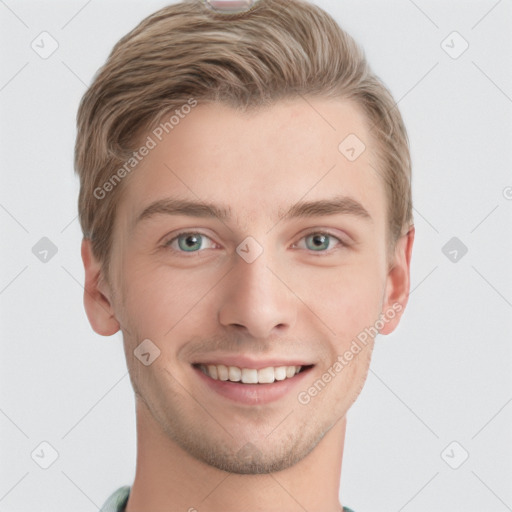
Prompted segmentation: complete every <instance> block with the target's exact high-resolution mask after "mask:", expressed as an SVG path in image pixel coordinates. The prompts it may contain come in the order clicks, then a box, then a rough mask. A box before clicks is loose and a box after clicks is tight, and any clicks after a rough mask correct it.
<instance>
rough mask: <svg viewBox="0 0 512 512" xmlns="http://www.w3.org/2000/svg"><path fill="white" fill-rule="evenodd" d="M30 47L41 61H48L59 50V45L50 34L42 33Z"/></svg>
mask: <svg viewBox="0 0 512 512" xmlns="http://www.w3.org/2000/svg"><path fill="white" fill-rule="evenodd" d="M30 47H31V48H32V50H34V51H35V52H36V53H37V55H39V57H41V59H45V60H46V59H48V58H49V57H51V56H52V55H53V54H54V53H55V52H56V51H57V49H58V48H59V43H58V42H57V40H56V39H55V38H54V37H53V36H52V35H51V34H50V33H49V32H46V31H44V32H41V33H40V34H39V35H38V36H37V37H36V38H35V39H34V40H33V41H32V42H31V43H30Z"/></svg>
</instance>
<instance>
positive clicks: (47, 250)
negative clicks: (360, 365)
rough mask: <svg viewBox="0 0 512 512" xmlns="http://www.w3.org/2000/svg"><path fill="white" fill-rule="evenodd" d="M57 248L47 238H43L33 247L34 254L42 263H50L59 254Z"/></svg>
mask: <svg viewBox="0 0 512 512" xmlns="http://www.w3.org/2000/svg"><path fill="white" fill-rule="evenodd" d="M58 250H59V249H58V248H57V246H56V245H55V244H54V243H53V242H52V241H51V240H50V239H49V238H48V237H46V236H43V238H41V239H40V240H39V241H38V242H37V243H36V244H35V245H34V246H33V247H32V254H33V255H34V256H35V257H36V258H37V259H38V260H39V261H41V262H42V263H48V262H49V261H50V260H51V259H52V258H53V257H54V256H55V255H56V254H57V252H58Z"/></svg>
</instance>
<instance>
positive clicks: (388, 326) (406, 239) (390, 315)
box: [379, 226, 415, 334]
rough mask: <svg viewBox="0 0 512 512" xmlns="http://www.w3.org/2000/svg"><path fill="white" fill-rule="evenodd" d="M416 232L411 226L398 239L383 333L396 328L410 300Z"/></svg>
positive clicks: (381, 330)
mask: <svg viewBox="0 0 512 512" xmlns="http://www.w3.org/2000/svg"><path fill="white" fill-rule="evenodd" d="M414 234H415V228H414V226H411V227H410V228H409V230H408V232H407V233H406V234H405V235H403V236H402V237H401V238H400V239H399V240H398V242H397V245H396V248H395V257H394V261H393V264H392V266H391V268H390V269H389V272H388V276H387V283H386V295H385V297H384V299H385V300H384V305H383V310H382V314H383V318H384V319H385V323H384V327H383V328H382V329H380V331H379V332H380V333H381V334H390V333H392V332H393V331H394V330H395V329H396V327H397V326H398V324H399V322H400V318H401V316H402V314H403V312H404V310H405V307H406V305H407V301H408V300H409V291H410V285H411V280H410V269H411V255H412V246H413V243H414Z"/></svg>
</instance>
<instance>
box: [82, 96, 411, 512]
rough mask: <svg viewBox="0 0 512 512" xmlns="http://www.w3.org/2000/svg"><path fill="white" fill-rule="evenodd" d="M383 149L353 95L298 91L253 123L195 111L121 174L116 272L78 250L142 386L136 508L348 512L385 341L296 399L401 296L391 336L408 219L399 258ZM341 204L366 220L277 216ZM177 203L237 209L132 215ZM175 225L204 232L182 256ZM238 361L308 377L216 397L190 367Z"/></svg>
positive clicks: (405, 263)
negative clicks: (347, 448) (247, 251)
mask: <svg viewBox="0 0 512 512" xmlns="http://www.w3.org/2000/svg"><path fill="white" fill-rule="evenodd" d="M319 114H320V115H319ZM326 121H328V122H326ZM351 133H353V134H356V135H357V136H358V137H359V138H360V139H361V140H362V141H364V143H365V145H366V150H365V151H364V152H363V153H362V154H361V156H359V158H357V159H356V160H355V161H354V162H350V161H349V160H347V158H345V156H344V155H343V154H341V153H340V151H339V150H338V145H339V144H340V142H341V141H342V140H343V139H344V138H345V137H346V136H347V135H348V134H351ZM146 135H147V134H146ZM143 140H145V137H144V139H143ZM373 147H374V143H373V142H372V140H371V138H370V136H369V134H368V131H367V125H366V120H365V118H364V117H363V115H362V114H361V113H360V112H359V110H358V109H357V108H356V107H355V106H354V105H352V104H351V103H348V102H346V101H343V100H328V99H324V98H309V99H308V101H307V102H306V101H304V99H301V98H298V99H293V100H288V101H281V102H279V103H277V104H275V105H273V106H272V107H269V108H267V109H265V110H258V111H255V112H251V113H241V112H238V111H235V110H233V109H231V108H229V107H227V106H224V105H221V104H199V105H198V106H197V107H195V108H194V109H193V110H192V112H191V113H190V114H189V115H188V116H187V117H186V118H185V119H184V120H182V121H181V122H180V124H179V125H178V126H177V127H175V129H174V130H173V131H172V132H170V133H169V135H167V136H166V138H164V139H163V140H162V142H160V143H159V144H158V145H157V147H156V148H154V149H153V150H151V152H150V153H149V155H148V156H146V157H145V158H144V160H143V161H142V163H141V164H140V165H139V167H137V169H136V170H135V171H134V172H133V173H132V174H131V175H130V176H129V178H126V183H124V184H123V185H124V186H125V187H126V188H125V189H124V191H123V195H122V198H121V202H120V204H119V209H118V213H117V217H116V223H115V229H114V238H113V249H112V265H111V269H112V272H111V275H110V276H109V278H108V279H104V278H103V277H105V276H101V265H100V262H99V261H97V260H96V259H95V258H94V256H93V254H92V252H91V247H90V242H89V241H88V240H84V241H83V244H82V258H83V262H84V267H85V280H86V282H85V288H86V293H85V295H84V302H85V308H86V312H87V315H88V318H89V321H90V323H91V325H92V327H93V329H94V330H95V331H96V332H97V333H99V334H102V335H105V336H109V335H112V334H114V333H116V332H117V331H118V330H119V329H121V330H122V332H123V337H124V347H125V354H126V360H127V365H128V369H129V372H130V378H131V381H132V385H133V387H134V390H135V394H136V416H137V443H138V445H137V469H136V476H135V481H134V483H133V486H132V491H131V495H130V498H129V501H128V505H127V512H141V511H143V510H151V511H153V512H159V511H169V510H172V511H175V510H176V511H190V512H192V511H193V510H194V508H195V509H197V510H198V511H199V512H230V511H233V512H234V511H237V512H241V511H251V512H254V511H265V512H274V511H275V512H277V511H280V512H281V511H283V510H286V511H303V510H304V509H305V510H308V511H309V512H334V511H338V510H340V507H341V505H340V503H339V497H338V495H339V483H340V475H341V462H342V456H343V445H344V437H345V427H346V413H347V411H348V410H349V408H350V406H351V405H352V403H353V402H354V400H355V399H356V398H357V396H358V395H359V393H360V391H361V389H362V387H363V385H364V382H365V380H366V376H367V372H368V369H369V365H370V360H371V353H372V349H373V345H374V339H373V338H370V340H369V341H368V342H367V344H366V345H365V346H364V347H362V350H361V351H360V352H359V353H358V354H357V356H355V357H354V358H353V360H352V361H351V362H350V364H347V365H346V366H345V367H344V368H343V369H342V371H340V372H339V373H338V374H337V375H336V377H335V378H333V379H332V381H331V382H330V383H329V384H328V385H326V386H325V388H324V389H323V390H322V391H321V392H320V393H318V394H317V395H316V396H314V397H313V398H311V400H310V401H309V403H307V404H302V403H300V402H299V400H298V398H297V392H299V391H304V390H307V389H308V388H309V387H310V386H311V385H312V384H313V382H314V381H316V380H317V379H318V378H321V376H322V374H324V373H325V372H326V371H327V370H328V368H329V367H332V365H333V363H334V362H335V361H336V358H337V356H338V355H340V354H343V353H344V352H346V351H347V350H348V349H349V347H350V345H351V343H352V341H353V340H354V339H355V338H356V336H357V335H358V334H359V333H360V332H361V331H363V330H364V329H365V328H367V327H369V326H373V325H374V324H375V322H376V320H377V319H378V318H379V315H380V314H381V313H385V312H386V311H388V310H390V309H392V308H393V304H395V306H396V305H399V306H400V307H401V311H400V312H398V313H397V314H396V315H394V318H393V319H390V320H389V321H387V322H386V323H385V325H384V326H383V327H382V328H381V329H380V333H381V334H389V333H391V332H392V331H393V330H394V329H395V328H396V326H397V325H398V323H399V321H400V317H401V314H402V313H403V310H404V309H405V306H406V304H407V299H408V295H409V286H410V277H409V275H410V272H409V270H410V258H411V252H412V245H413V240H414V227H412V226H411V228H410V229H409V230H408V231H407V230H406V231H407V234H406V235H403V236H402V237H401V238H400V239H399V240H398V242H397V244H396V247H395V250H394V252H393V253H392V254H391V255H388V253H387V252H386V240H387V238H386V237H387V219H386V204H387V203H386V201H387V198H386V196H385V191H384V186H383V184H382V181H381V179H382V178H381V177H380V176H379V174H378V173H377V172H376V171H375V169H373V168H372V166H373V167H374V168H378V166H379V163H378V160H377V158H376V156H375V154H374V152H373ZM336 195H344V196H349V197H351V198H353V199H355V200H356V201H358V202H359V203H360V204H361V205H362V206H363V207H364V208H365V209H366V210H367V212H368V213H369V214H370V216H371V220H367V219H364V218H362V217H360V216H357V215H353V214H346V213H336V214H330V215H316V216H312V217H301V218H290V219H287V218H282V213H283V212H284V211H286V210H287V209H288V208H290V207H291V206H292V205H294V204H296V203H298V202H299V201H318V200H322V199H331V198H333V197H334V196H336ZM167 197H179V198H180V199H187V200H191V201H203V202H209V203H214V204H217V205H224V206H227V207H230V209H231V217H230V218H229V219H223V220H219V219H217V218H213V217H197V216H195V217H192V216H185V215H170V214H164V213H160V214H155V215H153V216H149V217H147V218H145V219H144V220H142V221H140V222H136V219H137V217H138V215H139V214H140V212H142V211H143V210H144V208H145V207H146V206H148V205H149V204H150V203H152V202H153V201H155V200H158V199H163V198H167ZM180 230H186V231H192V232H194V231H196V230H197V231H199V232H200V233H201V234H203V235H205V236H206V237H207V238H206V239H204V238H203V242H202V243H203V245H200V244H196V245H195V246H194V247H197V246H199V247H200V249H199V250H197V251H193V252H184V251H183V250H181V253H180V252H178V251H180V246H179V244H178V241H177V240H176V238H175V237H176V236H177V234H178V233H179V232H180ZM325 231H328V232H329V233H330V234H331V235H332V238H328V239H327V241H326V244H324V245H321V244H320V245H321V248H322V250H314V248H315V247H316V246H315V245H314V237H309V238H308V237H307V235H311V234H314V233H318V232H320V233H322V232H325ZM248 236H251V237H253V238H254V239H255V240H256V241H257V242H258V243H259V245H260V246H261V247H262V248H263V253H262V254H261V255H260V256H259V257H258V258H257V259H256V260H255V261H254V262H252V263H247V262H246V261H245V260H244V259H242V258H241V257H240V256H239V255H238V254H237V252H236V248H237V246H238V245H239V244H240V243H241V242H242V241H243V240H244V239H245V238H246V237H248ZM336 237H337V238H336ZM185 238H186V237H185ZM169 241H171V245H169V244H167V245H165V244H166V243H167V242H169ZM181 241H182V242H183V237H182V239H181ZM196 241H197V240H196ZM324 241H325V240H324ZM340 241H342V242H344V243H346V244H348V245H346V246H344V245H341V243H340ZM189 242H190V240H189ZM191 242H194V240H192V241H191ZM312 247H313V248H312ZM173 248H174V250H173ZM144 339H150V340H151V341H152V342H153V343H154V344H155V345H156V346H158V348H159V350H160V356H159V357H158V358H157V359H155V361H154V362H153V363H152V364H150V365H149V366H145V365H143V364H141V362H140V361H139V360H138V359H137V358H135V357H134V354H133V351H134V349H135V348H136V347H137V346H138V345H139V344H140V343H141V341H142V340H144ZM230 354H231V355H232V354H244V355H247V356H250V357H252V358H253V359H258V358H259V359H262V358H270V357H277V358H282V359H287V358H288V359H290V358H291V357H300V358H303V359H304V360H305V361H307V362H310V363H313V364H314V367H313V368H312V370H310V372H309V374H308V376H307V378H306V379H305V380H304V385H302V384H301V386H300V388H298V389H295V388H294V391H293V392H291V393H289V394H287V395H285V396H284V397H282V398H280V399H279V400H277V401H275V402H271V403H269V404H260V405H254V406H248V405H246V404H239V403H235V402H233V401H230V400H228V399H226V398H225V397H222V396H220V395H218V394H217V393H215V392H213V391H211V390H210V389H209V388H208V387H206V386H204V384H203V383H202V382H199V378H198V376H197V373H196V371H195V370H194V369H193V368H192V366H191V363H193V362H194V361H197V358H198V357H202V358H203V360H204V359H208V358H211V357H213V356H225V355H230Z"/></svg>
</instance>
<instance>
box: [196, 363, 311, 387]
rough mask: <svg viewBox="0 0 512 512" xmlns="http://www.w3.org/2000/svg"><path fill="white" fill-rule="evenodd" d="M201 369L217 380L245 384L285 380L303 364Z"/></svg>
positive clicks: (220, 366) (201, 366) (214, 366)
mask: <svg viewBox="0 0 512 512" xmlns="http://www.w3.org/2000/svg"><path fill="white" fill-rule="evenodd" d="M199 368H200V370H201V371H202V372H203V373H205V374H206V375H208V376H209V377H211V378H212V379H215V380H230V381H231V382H243V383H244V384H270V383H272V382H274V380H284V379H286V378H290V377H293V376H294V375H295V374H296V373H299V371H300V369H301V368H302V366H277V367H272V366H269V367H268V368H262V369H261V370H256V369H255V368H239V367H238V366H225V365H223V364H209V365H204V364H201V365H199Z"/></svg>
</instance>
